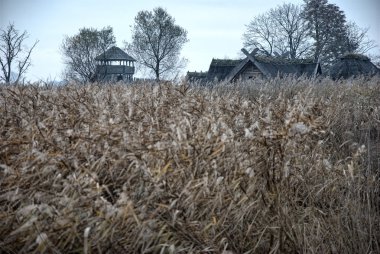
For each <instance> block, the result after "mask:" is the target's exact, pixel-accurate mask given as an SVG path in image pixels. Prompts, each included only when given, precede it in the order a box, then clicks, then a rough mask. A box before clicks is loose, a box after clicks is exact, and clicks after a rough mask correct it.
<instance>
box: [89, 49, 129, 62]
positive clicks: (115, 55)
mask: <svg viewBox="0 0 380 254" xmlns="http://www.w3.org/2000/svg"><path fill="white" fill-rule="evenodd" d="M95 60H98V61H105V60H107V61H136V60H135V59H134V58H133V57H131V56H130V55H128V54H127V53H125V52H124V51H123V50H121V49H120V48H118V47H115V46H113V47H111V48H110V49H108V50H107V51H106V52H104V53H103V54H100V55H99V56H97V57H96V58H95Z"/></svg>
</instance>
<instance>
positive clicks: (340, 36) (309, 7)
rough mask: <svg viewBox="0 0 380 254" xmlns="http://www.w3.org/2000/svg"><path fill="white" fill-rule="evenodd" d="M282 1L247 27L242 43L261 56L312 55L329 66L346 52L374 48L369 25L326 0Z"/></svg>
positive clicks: (294, 56) (292, 57) (361, 51)
mask: <svg viewBox="0 0 380 254" xmlns="http://www.w3.org/2000/svg"><path fill="white" fill-rule="evenodd" d="M304 1H305V3H304V4H303V5H294V4H291V3H284V4H282V5H279V6H277V7H276V8H273V9H271V10H269V11H268V12H266V13H263V14H261V15H258V16H256V17H254V18H253V19H252V20H251V22H250V23H249V24H248V25H247V26H246V32H245V33H244V35H243V41H244V46H246V47H248V48H258V49H259V50H260V52H261V53H262V54H264V55H268V56H271V55H280V56H282V57H286V58H290V59H297V58H313V59H314V60H315V61H318V60H319V61H321V62H322V63H323V64H324V65H329V64H330V63H331V62H332V61H334V59H336V58H337V57H339V56H341V55H343V54H345V53H359V54H365V53H367V52H368V51H369V50H371V49H373V48H375V47H377V45H376V43H375V41H373V40H371V39H369V37H368V34H367V33H368V28H361V27H359V26H358V25H357V24H356V23H355V22H353V21H347V19H346V15H345V13H344V12H343V11H342V10H341V9H340V8H339V7H338V6H337V5H335V4H331V3H329V2H328V1H327V0H304Z"/></svg>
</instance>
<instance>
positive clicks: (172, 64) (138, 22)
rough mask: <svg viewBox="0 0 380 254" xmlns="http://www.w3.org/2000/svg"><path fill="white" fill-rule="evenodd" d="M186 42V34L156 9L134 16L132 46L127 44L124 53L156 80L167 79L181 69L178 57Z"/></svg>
mask: <svg viewBox="0 0 380 254" xmlns="http://www.w3.org/2000/svg"><path fill="white" fill-rule="evenodd" d="M187 41H188V39H187V31H186V30H185V29H183V28H182V27H180V26H179V25H176V24H175V19H174V18H173V17H172V16H170V15H169V14H168V13H167V11H166V10H165V9H163V8H161V7H158V8H155V9H154V10H153V11H140V12H139V13H138V14H137V16H136V17H135V23H134V26H133V29H132V42H131V43H130V44H128V43H127V49H128V52H129V53H130V54H132V55H133V57H134V58H135V59H136V60H137V61H138V62H139V63H140V64H142V65H143V66H144V67H146V68H147V69H148V70H150V71H151V72H153V74H154V76H155V78H156V80H159V79H161V78H162V76H163V75H164V76H165V75H166V76H170V75H172V74H175V73H176V72H177V71H178V70H179V69H181V68H183V67H184V59H181V58H180V53H181V49H182V47H183V45H184V44H185V43H186V42H187Z"/></svg>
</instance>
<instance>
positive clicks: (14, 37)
mask: <svg viewBox="0 0 380 254" xmlns="http://www.w3.org/2000/svg"><path fill="white" fill-rule="evenodd" d="M28 37H29V35H28V33H27V32H26V31H24V32H22V33H20V32H19V31H18V30H17V29H16V28H15V26H14V24H9V25H8V27H7V28H6V29H4V30H3V29H1V30H0V65H1V72H0V81H4V82H5V83H7V84H9V83H10V82H11V81H12V80H11V79H12V75H15V79H14V82H15V83H18V82H19V80H20V78H21V77H22V75H23V74H24V73H25V72H26V71H27V70H28V68H29V67H30V65H31V59H30V55H31V54H32V51H33V49H34V48H35V46H36V45H37V43H38V41H36V42H35V43H34V44H33V46H32V47H31V48H29V49H28V48H27V47H26V46H25V45H24V42H25V40H26V39H27V38H28ZM13 64H15V65H16V67H14V66H13Z"/></svg>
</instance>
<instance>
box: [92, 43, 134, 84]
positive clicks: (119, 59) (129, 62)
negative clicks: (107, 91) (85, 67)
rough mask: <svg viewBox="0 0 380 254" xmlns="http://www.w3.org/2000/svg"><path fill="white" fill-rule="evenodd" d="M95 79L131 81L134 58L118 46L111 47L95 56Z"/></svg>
mask: <svg viewBox="0 0 380 254" xmlns="http://www.w3.org/2000/svg"><path fill="white" fill-rule="evenodd" d="M95 61H96V73H95V76H94V80H96V81H111V82H115V81H125V82H131V81H133V74H134V73H135V65H134V62H136V60H135V59H134V58H133V57H131V56H130V55H128V54H127V53H125V52H124V51H123V50H121V49H120V48H118V47H115V46H114V47H111V48H110V49H108V50H107V51H106V52H104V53H103V54H101V55H99V56H97V57H96V58H95Z"/></svg>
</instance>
